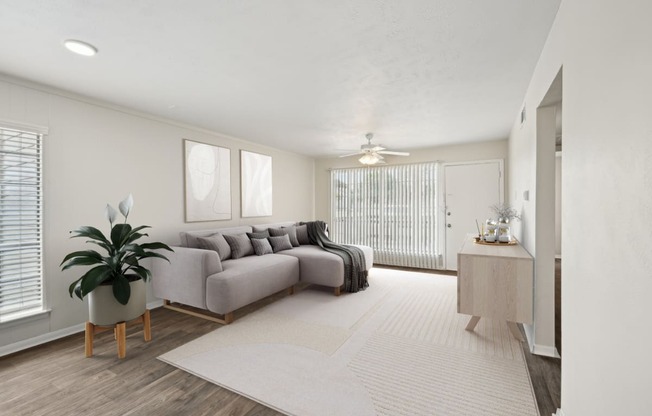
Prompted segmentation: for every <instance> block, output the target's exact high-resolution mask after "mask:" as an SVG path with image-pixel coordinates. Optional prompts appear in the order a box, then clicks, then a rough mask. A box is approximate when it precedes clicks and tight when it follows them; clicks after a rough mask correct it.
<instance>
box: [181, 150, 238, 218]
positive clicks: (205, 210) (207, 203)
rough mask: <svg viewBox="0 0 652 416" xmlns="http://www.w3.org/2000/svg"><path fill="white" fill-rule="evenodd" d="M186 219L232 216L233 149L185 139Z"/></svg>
mask: <svg viewBox="0 0 652 416" xmlns="http://www.w3.org/2000/svg"><path fill="white" fill-rule="evenodd" d="M183 144H184V148H185V181H186V189H185V197H186V198H185V199H186V222H194V221H216V220H230V219H231V150H230V149H227V148H225V147H219V146H213V145H210V144H205V143H198V142H193V141H191V140H184V141H183Z"/></svg>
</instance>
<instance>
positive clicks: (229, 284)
mask: <svg viewBox="0 0 652 416" xmlns="http://www.w3.org/2000/svg"><path fill="white" fill-rule="evenodd" d="M296 225H297V224H296V223H294V222H283V223H274V224H263V225H254V226H239V227H230V228H218V229H212V230H202V231H188V232H181V233H180V237H181V245H180V246H177V247H173V249H174V253H167V252H166V253H165V255H166V256H167V257H168V259H169V260H170V263H169V264H168V263H167V262H153V266H152V286H153V290H154V295H155V296H156V297H158V298H161V299H163V302H164V306H165V307H167V308H169V309H174V310H177V311H180V312H184V313H190V314H191V315H195V316H200V317H203V318H207V319H210V320H213V321H216V322H220V323H223V324H229V323H231V322H232V321H233V311H235V310H237V309H239V308H242V307H243V306H246V305H248V304H250V303H253V302H255V301H257V300H260V299H262V298H265V297H267V296H269V295H272V294H274V293H277V292H281V291H283V290H288V291H289V293H290V294H292V293H294V286H295V285H296V284H297V283H299V282H304V283H310V284H317V285H322V286H327V287H332V288H333V292H334V294H335V295H336V296H339V295H340V292H341V287H342V285H343V284H344V263H343V261H342V258H341V257H339V256H338V255H336V254H332V253H329V252H327V251H324V250H322V249H321V248H320V247H318V246H314V245H310V244H309V242H307V241H306V240H305V238H304V240H303V243H304V244H301V245H299V246H298V247H292V248H291V249H286V250H282V251H278V252H276V253H273V254H265V255H256V254H253V255H247V256H244V257H240V258H236V259H234V258H232V257H230V256H229V255H224V253H223V252H221V253H218V251H216V250H209V249H206V248H199V247H200V246H201V245H203V244H204V241H206V240H205V239H206V238H210V237H213V236H216V235H218V234H220V235H222V236H225V235H226V236H234V237H236V238H237V237H239V238H242V236H243V235H246V233H261V232H262V233H264V232H269V231H272V230H278V229H283V227H290V228H291V227H295V226H296ZM270 229H271V230H270ZM227 238H228V237H227ZM306 243H308V244H306ZM356 247H358V248H360V249H361V250H362V252H363V253H364V257H365V268H366V270H370V269H371V267H372V265H373V250H372V249H371V247H367V246H356ZM220 256H221V257H222V259H221V258H220ZM187 306H190V307H194V308H199V309H202V310H208V311H210V312H213V313H215V314H218V315H222V316H223V318H219V317H215V316H212V315H208V314H205V313H201V312H193V311H191V310H189V309H188V308H187Z"/></svg>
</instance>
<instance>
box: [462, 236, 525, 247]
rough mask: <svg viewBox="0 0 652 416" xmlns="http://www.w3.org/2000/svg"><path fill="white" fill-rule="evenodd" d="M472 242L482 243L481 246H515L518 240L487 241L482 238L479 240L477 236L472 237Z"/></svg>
mask: <svg viewBox="0 0 652 416" xmlns="http://www.w3.org/2000/svg"><path fill="white" fill-rule="evenodd" d="M473 242H474V243H476V244H482V245H483V246H515V245H516V244H518V241H516V240H510V241H508V242H505V243H504V242H501V241H496V242H492V243H490V242H488V241H484V240H480V238H479V237H473Z"/></svg>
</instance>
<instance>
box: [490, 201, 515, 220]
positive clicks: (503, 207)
mask: <svg viewBox="0 0 652 416" xmlns="http://www.w3.org/2000/svg"><path fill="white" fill-rule="evenodd" d="M491 210H492V211H493V212H494V214H496V220H497V221H498V222H499V223H505V224H509V222H510V221H511V220H520V219H521V216H520V215H518V211H516V209H514V208H512V207H510V206H509V204H497V205H492V206H491Z"/></svg>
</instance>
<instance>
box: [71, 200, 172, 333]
mask: <svg viewBox="0 0 652 416" xmlns="http://www.w3.org/2000/svg"><path fill="white" fill-rule="evenodd" d="M133 204H134V200H133V197H132V196H131V194H130V195H129V196H128V197H127V198H126V199H125V200H123V201H122V202H120V204H119V206H118V207H119V209H120V212H121V213H122V215H123V216H124V218H125V221H124V223H116V224H115V225H114V223H115V222H116V218H117V216H118V213H117V211H116V210H115V209H114V208H113V207H112V206H111V205H109V204H107V206H106V209H105V213H106V218H107V219H108V220H109V224H110V228H111V234H110V236H109V237H108V238H107V237H106V236H105V235H104V234H103V233H102V232H101V231H100V230H98V229H97V228H94V227H90V226H83V227H80V228H78V229H77V230H74V231H71V234H73V235H72V237H71V238H77V237H85V238H88V239H89V240H88V241H87V243H92V244H95V245H97V246H99V247H100V248H102V249H104V251H105V252H106V253H105V255H102V254H100V253H99V252H97V251H95V250H83V251H75V252H72V253H70V254H68V255H67V256H66V257H65V258H64V259H63V261H62V262H61V264H60V266H61V270H62V271H63V270H67V269H69V268H71V267H75V266H94V267H92V268H91V269H90V270H88V271H86V273H84V274H83V275H82V276H81V277H80V278H79V279H77V280H75V281H74V282H72V284H71V285H70V287H69V288H68V291H69V293H70V296H71V297H72V295H73V293H74V294H75V295H77V297H78V298H79V299H83V298H84V297H85V296H86V295H89V321H90V322H91V323H93V324H95V325H112V324H115V323H117V322H123V321H130V320H132V319H135V318H137V317H139V316H140V315H142V314H143V313H144V312H145V283H144V282H146V281H148V280H149V278H150V277H151V272H150V271H149V270H148V269H147V268H146V267H144V266H143V265H142V264H140V261H141V260H143V259H146V258H161V259H164V260H168V259H167V258H166V257H165V256H164V255H162V254H160V253H157V252H155V251H152V250H169V251H173V250H172V249H171V248H170V247H168V246H167V245H166V244H163V243H159V242H152V243H143V244H138V243H136V241H137V240H139V239H140V238H142V237H148V235H147V234H146V233H141V232H140V231H141V230H144V229H146V228H150V227H149V226H146V225H142V226H139V227H135V228H132V227H131V225H129V224H127V217H128V216H129V213H130V212H131V209H132V207H133Z"/></svg>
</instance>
